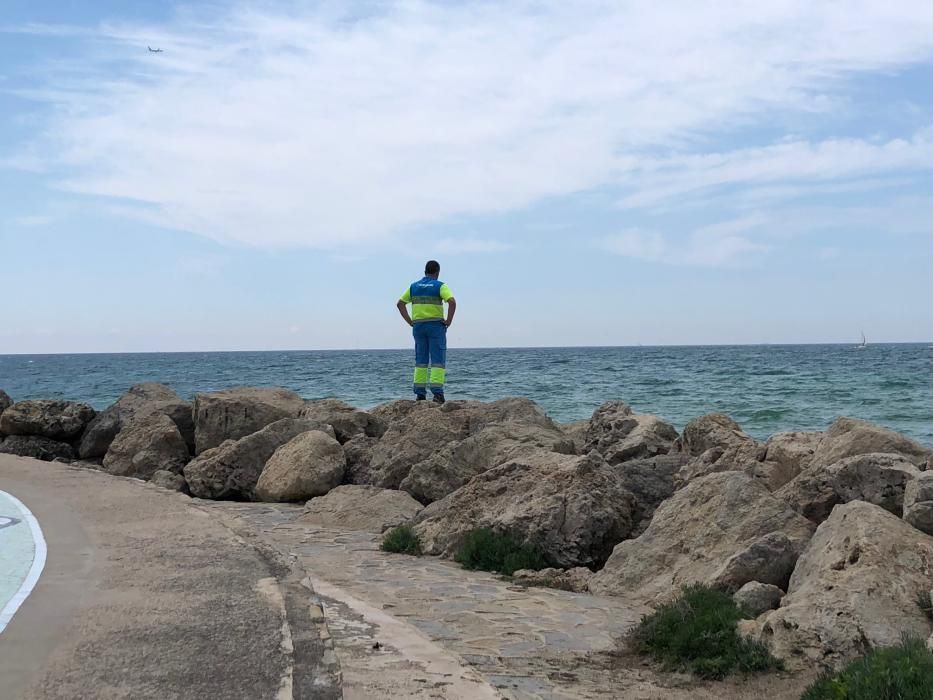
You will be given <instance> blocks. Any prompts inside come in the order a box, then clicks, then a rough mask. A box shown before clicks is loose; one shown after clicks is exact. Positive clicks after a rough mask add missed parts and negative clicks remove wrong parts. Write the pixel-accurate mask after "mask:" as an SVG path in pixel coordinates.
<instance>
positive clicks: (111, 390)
mask: <svg viewBox="0 0 933 700" xmlns="http://www.w3.org/2000/svg"><path fill="white" fill-rule="evenodd" d="M412 362H413V353H412V352H410V351H407V350H404V351H403V350H359V351H308V352H196V353H152V354H100V355H0V389H4V390H6V391H7V393H9V394H10V396H12V397H13V398H14V399H15V400H18V399H26V398H66V399H76V400H82V401H86V402H88V403H90V404H91V405H93V406H94V407H95V408H98V409H100V408H104V407H106V406H108V405H109V404H110V403H112V402H113V401H114V400H116V399H117V398H118V397H119V396H120V394H122V393H123V392H124V391H125V390H126V389H127V388H128V387H129V386H131V385H132V384H136V383H138V382H144V381H159V382H163V383H165V384H168V385H169V386H171V387H172V388H173V389H175V390H176V391H177V392H178V393H179V394H180V395H181V396H183V397H190V396H192V395H193V394H194V393H196V392H199V391H212V390H216V389H223V388H228V387H233V386H240V385H256V386H283V387H287V388H289V389H293V390H294V391H297V392H298V393H299V394H301V395H302V396H304V397H305V398H320V397H324V396H337V397H339V398H342V399H344V400H345V401H348V402H350V403H352V404H355V405H357V406H361V407H370V406H374V405H376V404H378V403H381V402H383V401H389V400H392V399H397V398H410V396H411V394H410V393H409V392H410V389H409V387H410V383H411V367H412ZM448 368H449V369H448V396H449V397H450V398H460V399H483V400H490V399H496V398H501V397H503V396H511V395H521V396H528V397H530V398H532V399H534V400H535V401H537V402H538V403H540V404H541V405H542V406H543V407H544V408H545V409H546V410H547V411H548V413H549V414H550V415H551V416H552V417H554V418H555V419H557V420H560V421H572V420H577V419H581V418H586V417H589V415H590V414H591V413H592V412H593V409H595V408H596V407H597V406H598V405H599V404H600V403H602V402H603V401H606V400H609V399H622V400H625V401H627V402H629V403H630V404H631V405H632V406H633V407H634V408H635V409H636V410H637V411H639V412H642V413H655V414H657V415H659V416H661V417H663V418H665V419H667V420H669V421H671V422H673V423H674V424H675V425H676V426H677V427H678V428H682V427H683V426H684V424H685V423H686V422H687V421H688V420H690V419H691V418H693V417H696V416H699V415H702V414H704V413H709V412H711V411H720V412H723V413H727V414H729V415H731V416H732V417H733V418H735V419H736V420H737V421H739V423H741V424H742V426H743V427H744V428H745V429H746V430H747V431H748V432H749V433H751V434H752V435H755V436H756V437H759V438H763V437H767V436H768V435H770V434H772V433H775V432H779V431H782V430H811V429H824V428H825V427H826V426H828V425H829V423H830V422H832V420H833V419H834V418H835V417H836V416H839V415H849V416H855V417H858V418H864V419H866V420H870V421H873V422H877V423H880V424H882V425H886V426H888V427H890V428H893V429H895V430H899V431H901V432H904V433H907V434H908V435H910V436H912V437H914V438H915V439H918V440H920V441H922V442H924V443H926V444H933V346H931V344H930V343H923V344H897V345H895V344H892V345H870V346H868V347H867V348H865V349H861V350H858V349H855V348H853V347H852V346H851V345H767V346H710V347H624V348H514V349H496V350H492V349H458V348H452V349H451V350H450V351H449V353H448Z"/></svg>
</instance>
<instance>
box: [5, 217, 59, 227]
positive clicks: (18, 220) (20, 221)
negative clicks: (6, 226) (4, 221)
mask: <svg viewBox="0 0 933 700" xmlns="http://www.w3.org/2000/svg"><path fill="white" fill-rule="evenodd" d="M52 221H53V219H52V217H51V216H46V215H44V214H27V215H25V216H17V217H15V218H14V219H13V223H14V224H15V225H17V226H24V227H30V228H32V227H34V226H48V225H49V224H50V223H52Z"/></svg>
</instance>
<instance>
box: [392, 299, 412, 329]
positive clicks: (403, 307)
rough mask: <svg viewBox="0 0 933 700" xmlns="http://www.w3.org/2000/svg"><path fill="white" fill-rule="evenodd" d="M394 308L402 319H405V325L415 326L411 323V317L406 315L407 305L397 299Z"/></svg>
mask: <svg viewBox="0 0 933 700" xmlns="http://www.w3.org/2000/svg"><path fill="white" fill-rule="evenodd" d="M395 306H396V307H397V308H398V312H399V313H400V314H401V315H402V318H404V319H405V323H407V324H408V325H409V326H413V325H415V324H414V323H412V320H411V316H409V315H408V304H406V303H405V302H404V301H402V300H401V299H399V300H398V303H397V304H396V305H395Z"/></svg>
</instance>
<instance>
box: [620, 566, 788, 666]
mask: <svg viewBox="0 0 933 700" xmlns="http://www.w3.org/2000/svg"><path fill="white" fill-rule="evenodd" d="M747 617H751V616H750V615H746V614H745V611H744V610H742V608H740V607H739V606H737V605H736V604H735V602H734V601H733V600H732V597H731V596H730V595H729V594H728V593H726V592H724V591H721V590H718V589H715V588H711V587H709V586H703V585H695V586H691V587H690V588H687V589H686V590H685V591H684V592H683V593H682V594H681V595H680V596H679V597H678V598H677V599H675V600H674V601H672V602H670V603H666V604H664V605H662V606H660V607H659V608H658V609H657V610H656V611H654V612H653V613H651V614H650V615H645V616H644V617H643V618H642V619H641V622H640V623H639V624H638V626H637V627H636V628H635V630H634V632H633V633H632V636H631V639H630V643H631V647H632V649H633V651H635V652H636V653H638V654H642V655H646V656H650V657H651V658H652V659H654V660H655V661H656V662H658V663H660V664H661V665H662V667H664V669H665V670H668V671H679V672H683V671H688V672H690V673H693V674H694V675H696V676H698V677H700V678H703V679H707V680H721V679H723V678H725V677H726V676H728V675H730V674H733V673H744V674H749V673H760V672H763V671H768V670H772V669H781V668H783V664H782V663H781V661H780V660H778V659H776V658H774V657H773V656H772V655H771V653H770V652H769V651H768V648H767V647H766V646H764V645H763V644H762V643H760V642H757V641H754V640H750V639H745V638H743V637H741V636H739V634H738V632H737V631H736V623H737V622H738V621H739V620H741V619H743V618H747Z"/></svg>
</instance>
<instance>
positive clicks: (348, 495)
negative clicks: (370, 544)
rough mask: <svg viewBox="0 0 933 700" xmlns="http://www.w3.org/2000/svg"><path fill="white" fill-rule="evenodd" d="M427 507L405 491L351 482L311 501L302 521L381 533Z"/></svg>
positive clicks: (299, 520)
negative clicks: (358, 484) (351, 483)
mask: <svg viewBox="0 0 933 700" xmlns="http://www.w3.org/2000/svg"><path fill="white" fill-rule="evenodd" d="M423 508H424V506H422V505H421V504H420V503H418V501H416V500H415V499H414V498H412V497H411V496H409V495H408V494H407V493H405V492H404V491H395V490H393V489H380V488H377V487H375V486H356V485H350V484H347V485H344V486H338V487H337V488H335V489H333V490H332V491H331V492H330V493H328V494H327V495H326V496H321V497H319V498H313V499H311V500H310V501H308V502H307V503H306V504H305V510H304V513H302V514H301V515H300V516H299V517H298V522H301V523H307V524H310V525H318V526H320V527H326V528H334V529H340V530H361V531H363V532H374V533H377V534H381V533H383V532H385V531H386V530H390V529H392V528H393V527H396V526H398V525H404V524H405V523H410V522H412V521H413V520H414V519H415V516H417V515H418V513H420V512H421V510H422V509H423Z"/></svg>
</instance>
